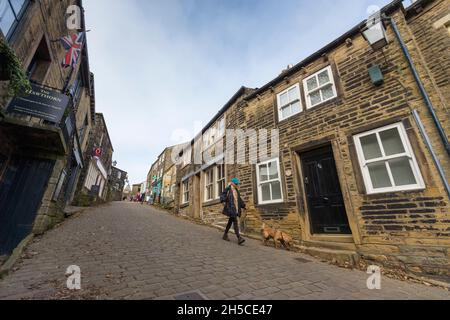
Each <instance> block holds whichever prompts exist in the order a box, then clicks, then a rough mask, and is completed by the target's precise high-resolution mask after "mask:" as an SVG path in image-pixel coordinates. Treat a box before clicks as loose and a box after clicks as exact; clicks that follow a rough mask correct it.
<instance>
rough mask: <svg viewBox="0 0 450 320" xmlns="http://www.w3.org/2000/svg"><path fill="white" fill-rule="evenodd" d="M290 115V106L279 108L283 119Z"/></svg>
mask: <svg viewBox="0 0 450 320" xmlns="http://www.w3.org/2000/svg"><path fill="white" fill-rule="evenodd" d="M290 115H291V107H290V106H287V107H285V108H283V109H281V116H282V117H283V119H286V118H287V117H289V116H290Z"/></svg>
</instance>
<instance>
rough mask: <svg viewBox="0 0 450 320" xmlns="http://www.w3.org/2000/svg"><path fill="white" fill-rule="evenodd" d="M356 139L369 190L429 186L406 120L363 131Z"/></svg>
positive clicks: (386, 190) (392, 190)
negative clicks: (405, 122) (417, 159)
mask: <svg viewBox="0 0 450 320" xmlns="http://www.w3.org/2000/svg"><path fill="white" fill-rule="evenodd" d="M354 139H355V144H356V149H357V152H358V158H359V163H360V166H361V170H362V173H363V178H364V183H365V186H366V190H367V192H368V193H369V194H375V193H384V192H397V191H407V190H417V189H423V188H424V187H425V184H424V181H423V178H422V175H421V173H420V170H419V167H418V165H417V161H416V159H415V157H414V154H413V152H412V148H411V145H410V143H409V140H408V137H407V135H406V131H405V128H404V127H403V124H401V123H397V124H393V125H390V126H386V127H383V128H379V129H376V130H372V131H369V132H366V133H362V134H359V135H356V136H355V137H354Z"/></svg>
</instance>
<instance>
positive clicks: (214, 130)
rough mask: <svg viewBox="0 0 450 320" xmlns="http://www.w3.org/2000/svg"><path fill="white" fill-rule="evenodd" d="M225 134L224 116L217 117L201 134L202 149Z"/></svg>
mask: <svg viewBox="0 0 450 320" xmlns="http://www.w3.org/2000/svg"><path fill="white" fill-rule="evenodd" d="M224 134H225V117H222V118H221V119H219V120H218V121H217V122H216V123H215V124H214V125H213V126H211V127H210V128H209V129H208V130H206V131H205V133H204V134H203V149H204V150H206V149H208V148H209V147H210V146H212V145H213V144H215V143H216V142H217V141H219V139H220V138H222V137H223V136H224Z"/></svg>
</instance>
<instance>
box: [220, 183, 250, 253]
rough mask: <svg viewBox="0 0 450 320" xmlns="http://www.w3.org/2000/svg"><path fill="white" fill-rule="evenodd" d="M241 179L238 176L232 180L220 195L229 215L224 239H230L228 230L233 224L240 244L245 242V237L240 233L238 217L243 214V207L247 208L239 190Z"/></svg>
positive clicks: (224, 210) (225, 212) (225, 213)
mask: <svg viewBox="0 0 450 320" xmlns="http://www.w3.org/2000/svg"><path fill="white" fill-rule="evenodd" d="M240 184H241V183H240V181H239V179H237V178H233V179H232V180H231V183H230V185H229V186H228V187H227V188H226V189H225V190H224V192H223V193H222V194H221V195H220V201H221V202H222V203H224V204H225V207H224V209H223V214H224V215H226V216H227V217H228V225H227V228H226V229H225V234H224V235H223V240H225V241H230V239H229V238H228V232H229V231H230V229H231V225H233V226H234V232H235V233H236V236H237V238H238V243H239V245H242V244H244V242H245V239H244V238H242V237H241V234H240V233H239V224H238V217H240V216H241V213H242V209H245V203H244V201H243V200H242V198H241V195H240V192H239V185H240Z"/></svg>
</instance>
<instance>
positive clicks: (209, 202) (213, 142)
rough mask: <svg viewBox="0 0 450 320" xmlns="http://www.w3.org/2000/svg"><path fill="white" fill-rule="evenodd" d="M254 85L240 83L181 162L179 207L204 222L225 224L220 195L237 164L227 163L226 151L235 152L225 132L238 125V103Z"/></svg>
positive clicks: (178, 178)
mask: <svg viewBox="0 0 450 320" xmlns="http://www.w3.org/2000/svg"><path fill="white" fill-rule="evenodd" d="M253 91H254V90H253V89H249V88H246V87H241V88H240V89H239V90H238V91H237V92H236V93H235V95H234V96H233V97H232V98H231V99H230V100H229V101H228V102H227V103H226V104H225V106H223V108H222V109H221V110H220V111H219V112H218V113H217V115H216V116H215V117H214V118H213V119H211V121H210V122H209V123H208V124H207V125H206V126H205V128H204V129H203V130H202V132H201V133H200V134H199V135H198V136H197V137H196V138H195V139H194V140H192V141H191V143H190V144H187V145H186V146H185V148H184V149H185V150H183V151H182V152H181V154H180V161H179V162H178V169H177V170H178V172H177V185H178V196H177V197H176V198H177V199H176V200H177V202H178V203H177V208H178V211H179V213H180V214H182V215H186V216H190V217H192V218H194V219H198V220H202V221H204V222H207V223H210V224H213V225H216V226H224V224H226V219H225V217H224V216H223V215H222V208H223V205H222V204H220V201H219V196H220V194H221V193H222V192H223V190H224V189H225V187H226V186H227V184H228V183H229V181H230V180H231V179H232V177H234V176H235V175H236V174H237V171H236V170H237V166H236V165H226V164H225V163H224V162H225V161H224V160H225V153H226V152H231V153H233V151H234V148H233V149H231V150H228V149H227V148H225V146H226V132H227V130H228V129H236V128H237V127H236V124H237V123H238V119H237V118H236V116H237V114H236V113H235V112H234V110H235V107H236V106H237V105H238V104H239V103H241V102H242V101H243V98H244V97H246V96H247V95H248V94H250V93H251V92H253Z"/></svg>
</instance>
